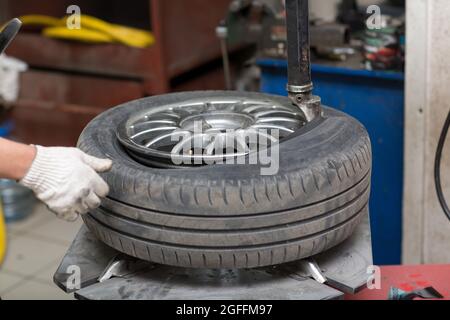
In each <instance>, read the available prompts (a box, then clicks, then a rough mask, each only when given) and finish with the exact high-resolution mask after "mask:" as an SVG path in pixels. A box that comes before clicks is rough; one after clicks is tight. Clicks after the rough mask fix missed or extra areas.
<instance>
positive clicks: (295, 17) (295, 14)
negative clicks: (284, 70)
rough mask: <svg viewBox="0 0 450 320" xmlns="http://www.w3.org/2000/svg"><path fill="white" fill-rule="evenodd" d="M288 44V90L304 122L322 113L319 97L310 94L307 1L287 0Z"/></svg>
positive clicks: (311, 86)
mask: <svg viewBox="0 0 450 320" xmlns="http://www.w3.org/2000/svg"><path fill="white" fill-rule="evenodd" d="M286 28H287V45H288V85H287V91H288V93H289V97H290V98H291V100H292V102H293V103H295V104H296V105H297V106H298V107H299V108H300V109H301V110H302V111H303V113H304V115H305V118H306V120H307V121H312V120H314V119H315V118H316V117H319V116H320V115H321V107H320V105H321V104H320V98H319V97H316V96H313V95H312V94H311V93H312V89H313V84H312V81H311V60H310V45H309V5H308V0H286Z"/></svg>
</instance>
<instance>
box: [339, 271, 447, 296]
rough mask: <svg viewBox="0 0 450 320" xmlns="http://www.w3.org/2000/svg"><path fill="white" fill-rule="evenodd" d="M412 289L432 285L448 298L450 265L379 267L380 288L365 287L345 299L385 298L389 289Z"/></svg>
mask: <svg viewBox="0 0 450 320" xmlns="http://www.w3.org/2000/svg"><path fill="white" fill-rule="evenodd" d="M391 287H396V288H399V289H401V290H404V291H413V290H416V289H423V288H426V287H433V288H434V289H436V290H437V291H438V292H439V293H440V294H441V295H443V296H444V297H445V300H450V265H426V266H392V267H381V289H379V290H369V289H365V290H363V291H362V292H360V293H359V294H357V295H354V296H351V295H348V296H346V299H347V300H387V299H388V295H389V289H390V288H391Z"/></svg>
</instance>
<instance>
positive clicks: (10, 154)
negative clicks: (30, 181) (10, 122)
mask: <svg viewBox="0 0 450 320" xmlns="http://www.w3.org/2000/svg"><path fill="white" fill-rule="evenodd" d="M35 157H36V148H35V147H34V146H28V145H25V144H21V143H16V142H13V141H9V140H6V139H2V138H0V178H3V179H13V180H20V179H22V178H23V177H24V176H25V175H26V174H27V172H28V170H29V169H30V166H31V164H32V163H33V160H34V158H35Z"/></svg>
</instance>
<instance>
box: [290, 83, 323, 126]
mask: <svg viewBox="0 0 450 320" xmlns="http://www.w3.org/2000/svg"><path fill="white" fill-rule="evenodd" d="M312 89H313V84H312V83H311V84H310V85H308V86H291V85H287V91H288V97H289V99H290V100H291V101H292V103H293V104H295V105H296V106H297V107H298V108H300V110H301V111H302V113H303V115H304V117H305V120H306V121H307V122H311V121H313V120H314V119H316V118H318V117H320V116H322V100H321V99H320V97H319V96H315V95H313V94H312Z"/></svg>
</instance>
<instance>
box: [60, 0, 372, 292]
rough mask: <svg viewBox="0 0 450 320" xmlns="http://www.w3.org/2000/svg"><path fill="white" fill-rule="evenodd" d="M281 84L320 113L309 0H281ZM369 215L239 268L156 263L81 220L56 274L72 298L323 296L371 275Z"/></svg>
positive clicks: (353, 287) (311, 113)
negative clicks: (127, 251) (292, 251)
mask: <svg viewBox="0 0 450 320" xmlns="http://www.w3.org/2000/svg"><path fill="white" fill-rule="evenodd" d="M286 12H287V32H288V78H289V83H288V86H287V91H288V93H289V97H290V98H291V100H292V102H293V103H294V104H295V105H297V106H298V107H299V108H300V109H301V110H302V112H303V113H304V115H305V117H306V119H307V120H308V121H310V120H312V119H314V118H315V117H317V116H320V114H321V103H320V98H319V97H316V96H313V95H312V89H313V85H312V81H311V69H310V68H311V64H310V46H309V13H308V12H309V11H308V0H286ZM372 264H373V262H372V242H371V232H370V223H369V213H368V212H367V218H366V219H364V221H363V222H362V223H361V224H360V225H359V226H358V227H357V229H356V231H355V232H354V234H353V235H352V236H351V237H350V238H349V239H347V240H346V241H345V242H343V243H341V244H340V245H338V246H336V247H334V248H332V249H330V250H328V251H326V252H323V253H321V254H319V255H316V256H313V257H311V258H309V259H307V260H301V261H297V262H294V263H288V264H284V265H279V266H272V267H265V268H258V269H249V270H246V269H242V270H209V269H187V268H178V267H170V266H163V265H157V264H153V263H150V262H146V261H141V260H138V259H135V258H132V257H129V256H126V255H124V254H122V253H119V252H118V251H116V250H114V249H112V248H110V247H108V246H107V245H105V244H104V243H102V242H100V241H99V240H97V239H96V237H95V236H94V235H93V234H92V233H91V232H90V231H89V230H88V229H87V227H86V226H83V227H82V228H81V230H80V231H79V233H78V235H77V236H76V238H75V240H74V241H73V243H72V245H71V247H70V248H69V250H68V252H67V253H66V255H65V257H64V258H63V260H62V262H61V264H60V266H59V268H58V270H57V271H56V273H55V275H54V282H55V284H56V285H58V286H59V287H60V288H61V289H63V290H64V291H66V292H67V293H74V294H75V297H76V298H77V299H89V300H106V299H108V300H110V299H112V300H117V299H131V300H205V299H218V300H285V299H286V300H324V299H342V298H343V297H344V295H345V294H355V293H357V292H358V291H360V290H362V289H364V288H365V287H366V285H367V283H368V281H369V280H370V279H371V274H370V272H372V271H373V270H371V269H370V267H371V266H372Z"/></svg>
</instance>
